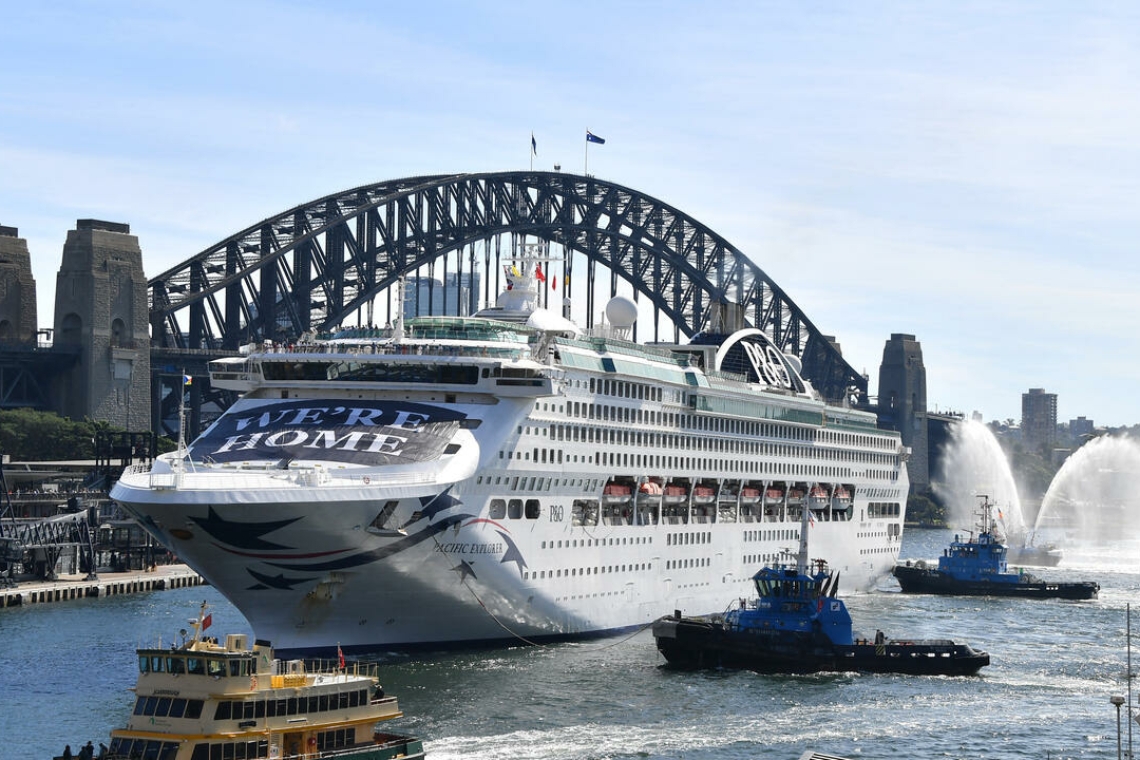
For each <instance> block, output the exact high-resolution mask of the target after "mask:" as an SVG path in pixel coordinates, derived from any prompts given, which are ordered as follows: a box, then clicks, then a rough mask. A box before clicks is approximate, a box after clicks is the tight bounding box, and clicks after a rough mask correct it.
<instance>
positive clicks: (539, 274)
mask: <svg viewBox="0 0 1140 760" xmlns="http://www.w3.org/2000/svg"><path fill="white" fill-rule="evenodd" d="M534 276H535V278H536V279H538V281H539V282H546V275H544V274H543V273H542V264H535V265H534Z"/></svg>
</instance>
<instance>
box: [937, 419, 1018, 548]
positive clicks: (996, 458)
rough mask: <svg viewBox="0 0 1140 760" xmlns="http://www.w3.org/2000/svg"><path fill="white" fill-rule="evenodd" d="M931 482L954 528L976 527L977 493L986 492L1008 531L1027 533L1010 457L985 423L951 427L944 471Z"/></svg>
mask: <svg viewBox="0 0 1140 760" xmlns="http://www.w3.org/2000/svg"><path fill="white" fill-rule="evenodd" d="M932 485H933V488H934V492H935V493H936V494H937V495H938V497H939V498H940V499H941V500H942V503H943V504H945V505H946V520H947V522H948V524H949V525H950V526H951V527H955V528H963V529H970V530H972V529H974V528H975V526H976V525H977V523H978V515H977V511H978V503H979V500H978V496H979V495H980V494H985V495H987V496H989V497H990V502H991V503H992V504H994V505H995V513H994V517H995V518H997V519H998V521H999V523H1000V524H1001V527H1002V528H1003V529H1004V531H1005V532H1006V533H1007V534H1011V535H1014V534H1017V535H1020V534H1024V533H1025V529H1026V524H1025V523H1026V521H1025V518H1024V517H1023V515H1022V512H1021V499H1020V497H1019V496H1018V494H1017V485H1016V484H1015V483H1014V480H1013V471H1012V470H1011V469H1010V466H1009V460H1008V459H1006V456H1005V452H1004V451H1002V448H1001V445H1000V444H999V443H998V441H997V438H995V437H994V434H993V433H992V432H991V431H990V429H989V427H987V426H986V425H985V424H983V423H981V422H977V421H975V420H967V421H964V422H961V423H959V424H957V425H954V426H952V428H951V430H950V442H949V443H948V444H947V445H946V449H945V450H944V452H943V455H942V471H941V473H940V475H939V479H938V480H936V481H935V482H934V483H933V484H932Z"/></svg>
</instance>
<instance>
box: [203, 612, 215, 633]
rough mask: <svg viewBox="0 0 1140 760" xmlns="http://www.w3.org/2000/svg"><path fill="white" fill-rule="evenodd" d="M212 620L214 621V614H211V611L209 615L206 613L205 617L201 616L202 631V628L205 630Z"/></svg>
mask: <svg viewBox="0 0 1140 760" xmlns="http://www.w3.org/2000/svg"><path fill="white" fill-rule="evenodd" d="M213 622H214V615H213V613H210V614H209V615H207V616H206V617H204V618H202V630H203V631H204V630H206V629H207V628H209V627H210V624H211V623H213Z"/></svg>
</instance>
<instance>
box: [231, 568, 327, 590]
mask: <svg viewBox="0 0 1140 760" xmlns="http://www.w3.org/2000/svg"><path fill="white" fill-rule="evenodd" d="M245 571H246V572H247V573H249V574H250V575H252V576H253V577H254V579H255V580H257V581H258V583H256V584H255V585H253V586H250V587H249V588H248V589H247V590H248V591H264V590H266V589H271V588H274V589H280V590H282V591H292V590H293V587H294V586H296V585H297V584H298V583H307V582H309V581H311V580H312V578H286V577H285V574H284V573H278V574H277V575H275V576H268V575H264V574H262V573H259V572H256V571H255V570H252V569H250V568H248V567H247V568H246V569H245Z"/></svg>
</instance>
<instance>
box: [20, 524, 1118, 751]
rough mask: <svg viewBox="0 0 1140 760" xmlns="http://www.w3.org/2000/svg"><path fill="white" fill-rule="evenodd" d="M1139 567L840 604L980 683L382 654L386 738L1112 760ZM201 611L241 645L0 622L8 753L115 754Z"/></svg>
mask: <svg viewBox="0 0 1140 760" xmlns="http://www.w3.org/2000/svg"><path fill="white" fill-rule="evenodd" d="M950 538H951V532H950V531H944V530H925V531H924V530H913V529H912V530H908V531H906V533H905V534H904V538H903V551H902V555H903V557H904V558H915V559H917V558H933V557H936V556H937V555H938V554H939V553H940V552H941V548H942V547H943V546H945V545H946V544H947V543H948V542H949V540H950ZM1137 556H1140V555H1138V553H1137V552H1136V551H1135V550H1133V549H1129V550H1128V551H1124V550H1117V549H1111V548H1110V549H1107V550H1102V551H1099V552H1096V553H1090V554H1087V555H1082V556H1066V560H1065V562H1064V563H1063V564H1062V566H1061V567H1059V568H1054V569H1049V570H1042V571H1040V573H1039V574H1041V575H1046V576H1047V577H1049V578H1055V579H1058V580H1084V579H1090V578H1092V579H1096V580H1098V581H1099V583H1100V584H1101V594H1100V598H1099V599H1098V600H1095V601H1089V602H1066V601H1059V600H1037V601H1034V600H1010V599H985V598H954V597H933V596H918V595H903V594H901V593H897V586H896V585H895V584H894V582H893V581H891V580H888V581H884V583H883V584H882V590H881V591H880V592H876V593H871V594H863V595H858V596H853V597H848V598H847V602H848V607H849V608H850V610H851V614H852V617H853V618H854V620H855V625H856V628H857V629H861V630H863V631H864V632H866V633H870V634H873V633H874V630H875V629H876V628H881V629H882V630H883V631H884V632H885V633H886V634H887V635H888V636H897V637H900V638H901V637H904V636H913V637H916V638H918V637H921V638H932V637H947V638H955V639H959V640H964V641H967V642H969V643H971V644H973V645H974V646H976V647H978V648H983V649H986V650H988V651H989V652H990V654H991V656H992V659H993V664H992V665H990V666H989V667H988V668H985V669H984V670H983V671H982V674H981V675H980V676H978V677H973V678H945V677H913V676H895V675H857V674H850V673H849V674H839V675H817V676H781V677H774V676H759V675H756V674H753V673H748V672H726V671H709V672H699V673H687V672H676V671H671V670H667V669H665V668H663V667H662V665H663V660H662V658H661V657H660V656H659V655H658V654H657V652H656V649H655V648H654V644H653V638H652V636H651V635H650V634H649V632H648V631H647V630H646V631H641V632H638V633H634V634H631V635H626V636H619V637H614V638H609V639H602V640H595V641H589V642H582V643H572V644H559V645H556V646H537V647H524V646H519V647H504V648H500V649H493V650H481V651H474V652H470V651H469V652H441V653H435V654H417V655H414V656H410V655H398V654H391V653H381V654H380V655H379V657H378V659H381V660H382V661H383V662H385V663H386V664H387V668H386V672H385V675H384V677H383V679H382V680H383V684H384V687H385V689H386V691H388V692H389V693H392V694H395V695H397V696H398V697H399V698H400V702H401V706H402V708H403V710H404V712H405V715H406V717H405V718H403V719H401V720H400V721H398V726H393V728H394V729H395V730H401V731H404V732H406V733H414V734H417V735H418V736H420V737H422V738H423V739H425V742H426V748H427V752H428V757H429V758H431V760H458V759H459V758H462V759H463V760H491V759H492V758H494V759H495V760H501V759H502V758H512V760H528V759H532V760H555V759H557V760H577V759H579V758H581V759H587V758H589V759H596V760H602V759H609V758H612V759H614V760H621V759H624V758H651V759H656V758H712V759H714V760H717V759H723V760H735V759H737V758H740V759H743V758H785V759H790V760H795V759H796V758H799V756H800V755H801V754H802V753H803V752H804V751H806V750H808V749H815V750H819V751H824V752H828V753H832V754H838V755H842V756H850V757H866V758H908V759H912V760H913V759H917V760H934V759H935V758H1006V759H1008V758H1046V757H1048V758H1106V759H1107V758H1114V757H1116V712H1115V708H1114V707H1113V706H1112V705H1111V704H1110V703H1109V697H1110V696H1112V695H1114V694H1122V695H1123V694H1126V693H1127V691H1126V690H1127V686H1126V683H1125V672H1126V671H1125V638H1126V636H1125V606H1126V605H1127V604H1129V603H1132V604H1133V605H1135V603H1136V602H1137V600H1140V594H1138V588H1140V560H1137V559H1136V557H1137ZM203 599H205V600H207V601H208V602H209V603H210V605H211V608H212V612H213V627H212V628H211V629H210V633H214V634H217V635H224V634H225V633H240V632H248V630H249V629H248V625H247V624H246V622H245V621H244V619H243V618H242V617H241V616H240V614H239V613H238V612H237V611H236V610H235V609H234V608H233V607H231V606H230V605H228V604H227V603H226V602H225V601H224V600H223V599H222V598H221V597H220V595H218V593H217V592H216V591H214V590H213V589H212V588H209V587H198V588H189V589H180V590H174V591H166V592H162V593H155V594H145V595H137V596H120V597H111V598H107V599H84V600H78V601H75V602H68V603H62V604H52V605H43V606H35V607H27V608H22V609H10V610H3V611H2V612H0V636H2V645H0V736H3V739H2V740H0V757H3V758H8V757H11V758H20V759H21V760H23V759H31V758H50V757H52V756H53V755H57V754H59V753H60V752H61V751H62V749H63V747H64V744H70V745H71V747H72V749H73V750H76V749H77V748H78V747H79V746H81V745H82V744H83V743H84V742H86V741H88V740H91V741H93V742H94V743H95V745H96V746H98V743H99V742H100V741H104V742H106V741H107V736H108V733H109V730H110V728H111V727H113V726H118V725H122V724H124V723H125V722H126V719H127V716H128V714H129V713H130V710H131V707H132V704H133V696H132V694H131V693H130V691H129V689H130V687H131V686H132V685H133V684H134V680H135V673H136V665H135V659H134V648H135V647H136V646H138V645H140V644H143V643H145V644H147V645H153V644H156V643H158V642H162V643H165V644H167V645H168V644H169V643H170V642H171V641H172V639H173V636H174V635H175V634H177V632H178V630H179V629H180V628H185V627H187V622H188V621H189V620H190V619H191V618H193V617H194V616H195V615H196V613H197V610H198V607H199V605H200V604H201V602H202V601H203ZM730 601H731V600H728V599H726V606H727V604H728V603H729V602H730ZM662 612H663V613H667V612H669V610H663V611H662ZM1136 627H1137V628H1140V622H1138V623H1137V626H1136ZM1137 654H1140V653H1137ZM1125 709H1126V708H1125ZM1122 720H1123V723H1122V725H1123V732H1124V733H1123V736H1124V750H1125V752H1126V753H1127V749H1128V747H1127V742H1128V738H1127V737H1128V727H1127V725H1128V724H1127V715H1126V714H1124V715H1123V717H1122ZM1134 727H1135V728H1136V729H1137V732H1136V735H1135V737H1134V738H1135V743H1136V744H1137V745H1140V726H1134ZM1125 756H1127V755H1125Z"/></svg>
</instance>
